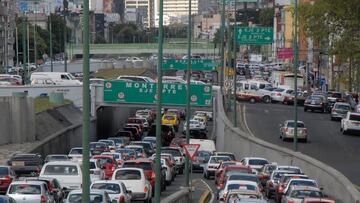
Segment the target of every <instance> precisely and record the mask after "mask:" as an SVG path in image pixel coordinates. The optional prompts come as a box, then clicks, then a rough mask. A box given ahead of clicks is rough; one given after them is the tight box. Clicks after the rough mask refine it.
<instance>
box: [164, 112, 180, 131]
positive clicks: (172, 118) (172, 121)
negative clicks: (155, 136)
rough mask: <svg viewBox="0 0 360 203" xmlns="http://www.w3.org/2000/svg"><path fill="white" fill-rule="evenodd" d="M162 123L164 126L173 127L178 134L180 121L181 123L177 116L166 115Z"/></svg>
mask: <svg viewBox="0 0 360 203" xmlns="http://www.w3.org/2000/svg"><path fill="white" fill-rule="evenodd" d="M161 123H162V124H163V125H166V124H170V125H173V126H174V129H175V131H176V132H178V131H179V124H180V121H179V119H178V118H177V116H176V115H169V114H165V115H164V116H163V117H162V119H161Z"/></svg>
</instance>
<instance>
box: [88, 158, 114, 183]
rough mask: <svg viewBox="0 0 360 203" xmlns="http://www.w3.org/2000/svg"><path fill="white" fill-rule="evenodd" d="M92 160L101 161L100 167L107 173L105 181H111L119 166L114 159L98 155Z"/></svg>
mask: <svg viewBox="0 0 360 203" xmlns="http://www.w3.org/2000/svg"><path fill="white" fill-rule="evenodd" d="M92 158H93V159H99V160H100V166H101V168H102V169H103V170H104V172H105V179H106V180H110V179H111V177H112V175H113V173H114V171H115V169H116V168H117V166H118V165H117V162H116V160H115V159H114V157H113V156H112V155H96V156H93V157H92Z"/></svg>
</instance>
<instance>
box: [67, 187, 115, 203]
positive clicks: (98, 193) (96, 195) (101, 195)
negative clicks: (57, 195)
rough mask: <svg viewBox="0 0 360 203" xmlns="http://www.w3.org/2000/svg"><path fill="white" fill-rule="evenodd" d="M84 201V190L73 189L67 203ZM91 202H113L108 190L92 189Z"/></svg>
mask: <svg viewBox="0 0 360 203" xmlns="http://www.w3.org/2000/svg"><path fill="white" fill-rule="evenodd" d="M81 201H82V190H73V191H71V192H70V193H69V195H68V196H67V198H66V201H65V203H74V202H81ZM90 202H96V203H111V199H110V196H109V194H108V192H107V191H106V190H90Z"/></svg>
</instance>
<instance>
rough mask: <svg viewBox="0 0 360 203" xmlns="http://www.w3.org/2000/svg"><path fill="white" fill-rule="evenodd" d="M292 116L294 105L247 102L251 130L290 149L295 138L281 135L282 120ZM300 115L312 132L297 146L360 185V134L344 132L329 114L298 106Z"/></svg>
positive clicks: (246, 108) (248, 122) (246, 107)
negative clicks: (280, 136)
mask: <svg viewBox="0 0 360 203" xmlns="http://www.w3.org/2000/svg"><path fill="white" fill-rule="evenodd" d="M293 117H294V107H293V106H287V105H282V104H248V103H246V104H245V119H246V122H247V125H248V127H249V129H250V131H251V132H252V133H253V134H254V135H255V136H257V137H258V138H260V139H263V140H265V141H267V142H271V143H273V144H276V145H279V146H282V147H287V148H289V149H293V142H292V141H287V142H283V141H282V140H281V139H279V124H281V123H283V122H284V121H285V120H288V119H293ZM298 118H299V120H301V121H303V122H305V125H306V126H307V127H308V132H309V137H308V143H301V142H300V143H299V145H298V150H299V151H300V152H302V153H304V154H306V155H309V156H311V157H314V158H316V159H318V160H320V161H322V162H324V163H326V164H328V165H330V166H332V167H334V168H335V169H337V170H339V171H340V172H341V173H343V174H344V175H345V176H346V177H347V178H348V179H349V180H350V181H352V182H353V184H355V185H357V186H359V185H360V176H359V172H360V156H359V154H360V136H355V135H342V133H341V132H340V122H339V121H330V114H323V113H312V112H304V110H303V107H299V108H298ZM274 161H275V160H274ZM358 188H359V187H358Z"/></svg>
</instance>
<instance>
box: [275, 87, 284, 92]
mask: <svg viewBox="0 0 360 203" xmlns="http://www.w3.org/2000/svg"><path fill="white" fill-rule="evenodd" d="M273 91H274V92H283V91H284V89H280V88H278V89H274V90H273Z"/></svg>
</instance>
